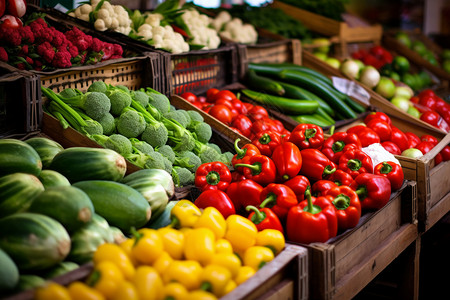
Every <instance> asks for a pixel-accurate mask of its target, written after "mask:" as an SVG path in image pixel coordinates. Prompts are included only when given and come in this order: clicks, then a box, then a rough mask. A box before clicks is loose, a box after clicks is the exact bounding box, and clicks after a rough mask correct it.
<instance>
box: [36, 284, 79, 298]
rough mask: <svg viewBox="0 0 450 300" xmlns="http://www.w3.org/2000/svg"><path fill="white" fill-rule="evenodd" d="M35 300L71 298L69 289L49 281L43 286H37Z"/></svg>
mask: <svg viewBox="0 0 450 300" xmlns="http://www.w3.org/2000/svg"><path fill="white" fill-rule="evenodd" d="M34 299H36V300H71V297H70V294H69V291H68V290H67V288H66V287H64V286H62V285H60V284H58V283H56V282H49V283H47V284H46V285H45V286H42V287H38V288H37V289H36V291H35V293H34Z"/></svg>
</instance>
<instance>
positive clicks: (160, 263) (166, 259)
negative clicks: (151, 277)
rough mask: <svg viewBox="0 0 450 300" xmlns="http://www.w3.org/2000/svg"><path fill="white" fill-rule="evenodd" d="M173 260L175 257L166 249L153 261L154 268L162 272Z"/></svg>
mask: <svg viewBox="0 0 450 300" xmlns="http://www.w3.org/2000/svg"><path fill="white" fill-rule="evenodd" d="M172 261H173V258H172V257H171V256H170V255H169V253H167V252H166V251H164V252H163V253H162V254H161V255H160V256H159V257H158V258H157V259H156V260H155V262H154V263H153V268H155V270H156V271H157V272H158V273H159V274H162V273H164V271H165V270H166V269H167V267H168V266H169V265H170V263H171V262H172Z"/></svg>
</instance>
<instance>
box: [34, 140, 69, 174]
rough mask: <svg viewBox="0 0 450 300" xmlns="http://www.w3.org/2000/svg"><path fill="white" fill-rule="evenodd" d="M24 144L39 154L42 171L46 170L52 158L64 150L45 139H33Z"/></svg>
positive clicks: (55, 143)
mask: <svg viewBox="0 0 450 300" xmlns="http://www.w3.org/2000/svg"><path fill="white" fill-rule="evenodd" d="M25 143H27V144H28V145H30V146H31V147H33V149H34V150H36V152H37V153H38V154H39V157H40V158H41V161H42V169H47V168H48V167H49V166H50V163H51V162H52V160H53V157H55V155H56V154H58V153H59V152H60V151H62V150H64V148H63V146H61V144H59V143H58V142H56V141H54V140H51V139H48V138H45V137H33V138H31V139H28V140H26V141H25Z"/></svg>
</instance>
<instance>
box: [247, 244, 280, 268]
mask: <svg viewBox="0 0 450 300" xmlns="http://www.w3.org/2000/svg"><path fill="white" fill-rule="evenodd" d="M273 259H274V255H273V252H272V250H270V249H269V248H267V247H263V246H252V247H250V248H248V249H247V250H245V253H244V265H246V266H250V267H252V268H253V269H255V270H259V269H261V268H262V267H263V266H264V265H265V264H266V263H268V262H270V261H272V260H273Z"/></svg>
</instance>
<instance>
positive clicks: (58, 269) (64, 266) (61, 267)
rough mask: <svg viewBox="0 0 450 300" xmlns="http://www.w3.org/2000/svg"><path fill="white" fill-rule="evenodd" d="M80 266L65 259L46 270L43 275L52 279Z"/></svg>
mask: <svg viewBox="0 0 450 300" xmlns="http://www.w3.org/2000/svg"><path fill="white" fill-rule="evenodd" d="M79 267H80V265H79V264H77V263H74V262H73V261H63V262H60V263H59V264H57V265H55V266H53V267H52V268H50V269H48V270H45V272H44V273H43V274H42V276H43V277H44V278H46V279H52V278H55V277H58V276H61V275H64V274H66V273H68V272H70V271H73V270H76V269H78V268H79Z"/></svg>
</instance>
